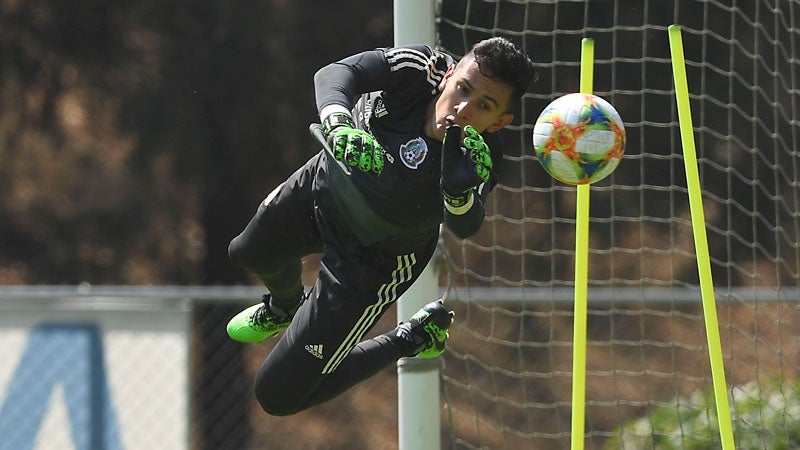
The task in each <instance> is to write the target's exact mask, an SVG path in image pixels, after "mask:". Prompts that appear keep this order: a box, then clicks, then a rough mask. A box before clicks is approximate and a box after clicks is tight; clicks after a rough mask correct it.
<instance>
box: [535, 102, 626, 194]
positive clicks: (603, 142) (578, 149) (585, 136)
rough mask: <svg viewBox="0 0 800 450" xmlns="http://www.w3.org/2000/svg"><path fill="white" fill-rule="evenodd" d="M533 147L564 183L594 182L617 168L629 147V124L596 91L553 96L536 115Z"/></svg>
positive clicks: (543, 164) (553, 174) (548, 168)
mask: <svg viewBox="0 0 800 450" xmlns="http://www.w3.org/2000/svg"><path fill="white" fill-rule="evenodd" d="M533 149H534V151H535V152H536V156H537V157H538V159H539V162H540V163H541V164H542V166H543V167H544V168H545V170H547V172H548V173H550V175H552V176H553V178H555V179H557V180H558V181H561V182H562V183H566V184H572V185H578V184H590V183H595V182H597V181H600V180H602V179H603V178H605V177H607V176H608V175H609V174H610V173H611V172H613V171H614V169H616V168H617V165H618V164H619V162H620V160H622V154H623V153H624V151H625V126H624V125H623V124H622V119H621V118H620V116H619V113H618V112H617V110H616V109H614V107H613V106H611V104H610V103H608V102H607V101H605V100H603V99H602V98H600V97H598V96H596V95H592V94H577V93H576V94H567V95H564V96H562V97H559V98H557V99H555V100H553V101H552V102H551V103H550V104H549V105H547V107H546V108H545V109H544V111H542V113H541V114H540V115H539V118H538V119H536V124H535V125H534V127H533Z"/></svg>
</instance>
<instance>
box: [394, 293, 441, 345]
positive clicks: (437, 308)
mask: <svg viewBox="0 0 800 450" xmlns="http://www.w3.org/2000/svg"><path fill="white" fill-rule="evenodd" d="M454 316H455V313H454V312H453V311H448V310H447V308H445V306H444V303H443V302H442V301H441V300H437V301H435V302H431V303H428V304H427V305H425V306H423V307H422V309H420V310H419V311H417V313H416V314H414V315H413V316H412V317H411V319H410V320H409V321H408V322H402V323H400V325H399V326H398V327H397V335H398V336H401V337H403V338H405V339H407V340H409V341H411V342H412V343H413V344H414V345H415V350H414V353H413V354H412V356H417V357H419V358H435V357H437V356H439V355H441V354H442V353H444V347H445V341H447V338H448V337H449V334H448V332H447V329H448V328H450V325H451V324H452V323H453V317H454Z"/></svg>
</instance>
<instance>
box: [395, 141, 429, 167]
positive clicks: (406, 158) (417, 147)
mask: <svg viewBox="0 0 800 450" xmlns="http://www.w3.org/2000/svg"><path fill="white" fill-rule="evenodd" d="M426 156H428V146H427V145H426V144H425V141H424V140H423V139H422V138H414V139H412V140H410V141H408V142H406V143H405V144H403V145H402V146H400V159H401V160H402V161H403V164H405V166H406V167H408V168H409V169H416V168H418V167H419V165H420V164H422V161H425V157H426Z"/></svg>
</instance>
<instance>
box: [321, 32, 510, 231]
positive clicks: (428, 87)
mask: <svg viewBox="0 0 800 450" xmlns="http://www.w3.org/2000/svg"><path fill="white" fill-rule="evenodd" d="M453 64H454V61H453V59H452V58H451V57H450V56H449V55H447V54H445V53H441V52H438V51H435V50H433V49H431V48H430V47H427V46H408V47H397V48H391V49H377V50H373V51H367V52H363V53H360V54H357V55H354V56H351V57H348V58H345V59H343V60H341V61H339V62H336V63H333V64H330V65H328V66H325V67H323V68H322V69H320V70H319V71H318V72H317V74H316V75H315V77H314V82H315V88H316V101H317V108H318V110H320V111H322V110H323V108H325V107H327V106H330V105H339V106H342V107H344V108H346V109H348V110H350V111H351V112H352V115H353V119H354V121H355V123H356V127H358V128H360V129H362V130H365V131H367V132H368V133H370V134H372V135H373V136H374V137H375V138H376V139H377V140H378V142H380V144H381V146H382V147H383V148H384V150H385V152H386V153H385V166H384V168H383V170H382V172H381V173H380V175H377V174H375V173H372V172H362V171H360V170H352V171H351V173H350V174H349V177H348V179H347V180H344V179H341V174H331V173H329V174H328V177H329V178H331V179H330V180H329V184H330V185H331V190H332V191H333V192H334V196H337V195H338V196H339V197H340V198H339V201H340V202H342V201H343V202H351V203H353V199H352V198H349V197H353V196H354V195H348V194H347V189H336V187H337V186H335V183H346V182H348V181H349V183H351V184H352V185H353V186H354V187H355V188H356V190H357V191H358V192H359V193H360V194H361V196H363V203H366V205H368V207H369V209H371V210H372V211H374V212H375V214H376V215H377V216H378V217H379V220H378V222H380V219H383V220H385V221H386V222H387V224H384V225H385V226H382V225H380V224H378V225H376V224H375V223H374V221H373V222H372V223H371V224H370V225H368V226H369V227H371V228H375V227H378V228H385V230H382V231H379V232H378V233H377V235H376V236H373V237H372V238H369V237H367V238H366V239H362V242H364V241H365V240H366V241H367V242H365V243H367V244H368V243H371V242H370V241H375V240H380V239H382V238H383V237H386V236H389V235H397V234H402V235H405V236H407V238H413V236H415V235H428V236H430V235H431V233H438V227H439V224H441V223H442V221H443V219H444V214H445V212H444V211H443V209H444V208H443V199H442V194H441V188H440V180H441V153H442V143H441V142H439V141H437V140H435V139H432V138H430V137H428V136H426V135H425V131H424V125H425V120H426V116H427V114H428V109H429V107H430V106H431V102H432V101H434V99H435V97H436V96H437V95H438V94H439V87H440V83H441V82H442V80H443V79H444V76H445V73H446V72H447V69H448V68H449V67H450V66H451V65H453ZM484 139H485V140H486V142H487V144H488V145H489V148H490V149H491V150H492V156H493V159H494V161H495V162H499V161H500V159H501V158H502V148H501V147H502V144H501V142H500V139H499V137H498V136H496V135H495V134H493V133H484ZM332 175H337V176H338V179H336V180H334V179H333V178H334V177H333V176H332ZM495 183H496V181H495V180H494V176H492V178H491V179H490V181H489V182H488V183H486V184H485V185H484V186H481V188H480V189H479V191H480V192H479V193H478V195H476V197H479V198H476V201H478V202H481V205H479V206H480V211H479V214H465V215H464V217H463V218H461V217H460V218H458V219H457V220H456V221H455V222H454V221H452V220H448V225H449V226H450V228H451V229H452V228H455V227H462V230H477V228H478V227H479V226H480V222H482V220H483V209H482V201H483V199H485V197H486V194H487V193H488V191H489V190H490V189H491V187H493V186H494V184H495ZM337 192H338V193H337ZM350 192H352V191H350ZM342 197H348V198H342ZM359 215H363V214H361V213H359ZM350 219H351V221H350V222H351V223H350V226H351V227H353V226H354V227H355V228H359V227H360V226H361V225H359V224H357V223H356V224H354V223H353V222H357V221H358V220H359V219H361V217H359V218H352V217H350ZM352 219H355V220H352ZM459 221H461V222H462V223H458V222H459ZM454 223H455V225H454ZM392 225H394V227H392ZM361 227H362V228H363V226H361ZM362 231H363V232H361V233H359V230H356V233H357V235H360V236H361V235H363V234H370V233H371V231H375V230H374V229H373V230H362ZM454 231H456V230H454ZM456 232H457V234H471V233H467V232H463V233H459V232H458V231H456Z"/></svg>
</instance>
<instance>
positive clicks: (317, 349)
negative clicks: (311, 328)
mask: <svg viewBox="0 0 800 450" xmlns="http://www.w3.org/2000/svg"><path fill="white" fill-rule="evenodd" d="M305 348H306V351H307V352H308V353H311V354H312V355H314V356H316V357H317V358H319V359H322V344H316V345H306V347H305Z"/></svg>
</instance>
